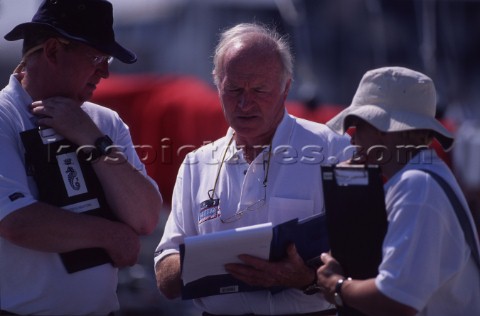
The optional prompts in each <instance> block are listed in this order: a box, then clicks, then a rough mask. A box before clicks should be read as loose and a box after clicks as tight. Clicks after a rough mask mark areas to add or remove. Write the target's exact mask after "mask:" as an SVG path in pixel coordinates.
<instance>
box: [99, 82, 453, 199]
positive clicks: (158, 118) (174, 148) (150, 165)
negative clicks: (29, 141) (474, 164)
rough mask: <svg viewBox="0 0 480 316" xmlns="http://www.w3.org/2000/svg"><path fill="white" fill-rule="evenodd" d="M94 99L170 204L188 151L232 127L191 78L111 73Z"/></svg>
mask: <svg viewBox="0 0 480 316" xmlns="http://www.w3.org/2000/svg"><path fill="white" fill-rule="evenodd" d="M92 101H93V102H95V103H98V104H101V105H104V106H107V107H109V108H111V109H113V110H115V111H117V112H118V114H119V115H120V117H121V118H122V119H123V120H124V121H125V123H127V125H128V126H129V128H130V132H131V135H132V139H133V143H134V145H135V146H137V152H138V154H139V156H140V158H141V159H142V161H143V163H144V164H145V166H146V168H147V172H148V174H149V175H150V176H151V177H152V178H153V179H154V180H155V181H156V182H157V183H158V186H159V188H160V191H161V192H162V196H163V199H164V201H165V203H166V204H170V203H171V197H172V193H173V187H174V184H175V179H176V176H177V172H178V168H179V167H180V165H181V163H182V161H183V159H184V158H185V155H186V154H187V153H188V152H190V151H192V150H194V149H196V148H199V147H200V146H202V145H204V144H205V143H209V142H212V141H214V140H216V139H218V138H220V137H222V136H224V135H225V134H226V131H227V128H228V125H227V123H226V121H225V118H224V115H223V111H222V108H221V105H220V101H219V99H218V95H217V92H216V90H215V89H214V88H213V87H212V86H209V85H208V84H206V83H205V82H203V81H201V80H199V79H197V78H195V77H190V76H163V77H159V76H155V75H111V76H110V78H109V79H108V80H104V81H102V82H101V84H100V85H99V86H98V89H97V90H96V91H95V94H94V96H93V99H92ZM286 107H287V110H288V112H289V113H290V114H292V115H295V116H297V117H301V118H305V119H309V120H312V121H316V122H320V123H325V122H327V121H328V120H329V119H331V118H332V117H334V116H335V115H336V114H337V113H338V112H340V111H341V110H342V109H343V106H340V105H320V106H318V107H317V108H316V109H314V110H311V109H309V108H307V107H306V106H304V105H303V104H302V103H300V102H295V101H287V103H286ZM446 126H447V128H448V127H451V126H448V125H446ZM433 146H434V148H435V149H436V150H437V152H438V153H439V155H440V157H442V158H443V159H444V160H445V161H446V162H447V163H448V164H449V165H450V155H448V154H446V153H444V152H443V151H442V150H441V148H440V145H439V144H438V143H437V142H435V143H434V144H433Z"/></svg>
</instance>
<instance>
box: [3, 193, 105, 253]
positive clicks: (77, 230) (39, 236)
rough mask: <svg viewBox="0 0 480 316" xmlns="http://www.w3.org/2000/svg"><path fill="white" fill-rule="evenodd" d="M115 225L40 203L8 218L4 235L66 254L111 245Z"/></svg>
mask: <svg viewBox="0 0 480 316" xmlns="http://www.w3.org/2000/svg"><path fill="white" fill-rule="evenodd" d="M111 225H112V222H111V221H108V220H106V219H103V218H100V217H96V216H89V215H82V214H76V213H72V212H70V211H66V210H63V209H61V208H58V207H55V206H51V205H48V204H45V203H41V202H37V203H33V204H31V205H29V206H26V207H24V208H22V209H19V210H17V211H15V212H13V213H11V214H9V215H7V216H6V217H5V218H4V219H3V220H2V221H1V222H0V235H1V236H2V237H3V238H5V239H7V240H9V241H10V242H12V243H14V244H16V245H18V246H21V247H25V248H29V249H34V250H38V251H46V252H66V251H71V250H76V249H81V248H91V247H101V248H105V247H106V245H107V244H108V238H109V237H108V235H109V231H111V229H112V227H111Z"/></svg>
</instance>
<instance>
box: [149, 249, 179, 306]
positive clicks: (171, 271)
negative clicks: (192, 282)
mask: <svg viewBox="0 0 480 316" xmlns="http://www.w3.org/2000/svg"><path fill="white" fill-rule="evenodd" d="M155 277H156V279H157V286H158V289H159V290H160V292H162V294H163V295H164V296H165V297H166V298H168V299H174V298H177V297H179V296H180V294H181V288H182V287H181V286H182V284H181V282H182V281H181V275H180V255H179V254H172V255H169V256H167V257H165V258H163V259H162V260H161V261H159V262H158V263H157V264H156V266H155Z"/></svg>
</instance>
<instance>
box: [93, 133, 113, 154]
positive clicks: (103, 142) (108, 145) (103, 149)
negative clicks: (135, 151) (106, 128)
mask: <svg viewBox="0 0 480 316" xmlns="http://www.w3.org/2000/svg"><path fill="white" fill-rule="evenodd" d="M112 145H113V141H112V140H111V139H110V137H108V135H104V136H102V137H99V138H97V140H96V141H95V149H96V150H97V155H98V157H101V156H107V155H109V154H110V153H111V152H112Z"/></svg>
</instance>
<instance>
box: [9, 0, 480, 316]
mask: <svg viewBox="0 0 480 316" xmlns="http://www.w3.org/2000/svg"><path fill="white" fill-rule="evenodd" d="M40 2H41V1H40V0H0V30H1V32H0V33H1V34H2V37H1V39H0V58H1V59H0V75H1V76H0V80H1V82H0V83H1V84H2V87H3V86H5V85H6V84H7V82H8V76H9V74H10V73H11V72H12V70H13V69H14V68H15V66H16V65H17V63H18V62H19V60H20V51H21V41H17V42H7V41H5V40H4V39H3V35H5V34H6V33H7V32H8V31H10V30H11V29H12V28H13V27H14V26H15V25H17V24H19V23H22V22H26V21H30V20H31V18H32V16H33V14H34V13H35V11H36V9H37V8H38V6H39V4H40ZM111 2H112V3H113V6H114V28H115V31H116V37H117V40H118V41H119V42H120V43H122V44H123V45H124V46H126V47H128V48H130V49H131V50H133V51H134V52H136V54H137V55H138V62H137V63H135V64H133V65H124V64H122V63H120V62H118V61H114V63H113V64H112V65H111V78H110V79H108V80H106V81H104V82H102V83H101V84H100V85H99V87H98V90H97V91H96V93H95V96H94V101H96V102H98V103H100V104H103V105H106V106H109V107H112V108H113V109H115V110H117V111H118V112H119V113H120V115H121V116H122V118H123V119H124V120H125V121H126V123H127V124H128V125H129V126H130V128H131V132H132V137H133V139H134V142H135V143H136V144H140V145H141V148H140V151H139V155H140V156H141V158H142V159H144V162H145V164H146V165H147V170H148V172H149V174H150V175H151V176H152V177H153V178H154V179H155V180H156V181H157V183H158V184H159V186H160V189H161V191H162V194H163V195H164V198H165V201H166V205H165V211H164V212H163V213H162V220H161V221H160V223H159V225H158V229H157V231H156V232H155V233H154V234H153V235H152V236H149V237H145V238H144V239H143V247H142V255H141V258H140V260H139V263H138V265H136V266H134V267H132V268H130V269H124V270H122V271H121V275H120V285H119V295H120V299H121V305H122V310H121V312H120V314H121V315H199V313H198V312H197V311H195V310H194V309H193V308H192V305H191V302H188V301H180V300H177V301H166V300H165V299H163V298H162V297H161V295H160V294H159V293H158V291H157V290H156V286H155V281H154V276H153V258H152V257H153V250H154V249H155V247H156V244H157V243H158V241H159V239H160V237H161V235H162V232H163V225H164V223H165V220H166V217H167V216H168V210H169V203H170V196H171V191H172V189H173V183H174V180H175V175H176V172H177V170H178V166H179V164H180V163H181V160H182V159H183V157H184V156H185V154H186V153H187V152H188V151H190V150H192V149H195V148H197V147H198V146H200V145H202V144H203V143H205V142H209V141H213V140H214V139H216V138H218V137H220V136H222V135H224V133H225V131H226V123H225V121H224V119H223V115H222V113H221V110H220V105H219V103H218V100H217V97H216V92H215V88H214V86H213V84H212V80H211V70H212V55H213V50H214V47H215V45H216V43H217V40H218V35H219V33H220V31H222V30H223V29H225V28H228V27H230V26H233V25H234V24H237V23H240V22H261V23H265V24H267V25H271V26H275V27H276V28H277V30H278V31H280V32H281V33H283V34H286V35H288V37H289V40H290V43H291V46H292V49H293V52H294V55H295V76H294V83H293V86H292V89H291V93H290V95H289V98H288V100H287V101H288V109H289V112H291V113H292V114H295V115H298V116H301V117H306V118H310V119H313V120H316V121H320V122H323V121H326V120H327V119H329V118H330V117H332V116H333V115H335V113H337V112H338V111H339V110H340V109H341V108H343V107H344V106H346V105H348V104H349V103H350V101H351V98H352V96H353V94H354V93H355V90H356V87H357V85H358V82H359V81H360V79H361V77H362V75H363V74H364V73H365V72H366V71H367V70H369V69H372V68H377V67H381V66H386V65H396V66H405V67H409V68H413V69H416V70H419V71H421V72H423V73H425V74H427V75H429V76H430V77H431V78H432V79H433V80H434V82H435V84H436V87H437V91H438V113H437V116H438V118H439V119H441V120H442V122H444V123H445V125H446V126H447V127H448V128H450V129H451V130H452V131H453V132H455V133H457V132H459V131H465V132H464V134H462V135H460V134H459V141H458V142H457V145H456V147H455V149H454V152H453V153H452V154H449V155H447V156H445V157H444V158H445V159H446V161H447V162H448V163H450V164H451V165H452V167H453V168H455V170H456V172H457V174H458V175H459V178H460V180H461V182H462V185H464V187H465V191H466V194H467V195H468V196H469V198H470V201H471V203H472V208H475V209H477V210H478V196H480V191H479V189H478V188H479V187H480V167H479V163H478V160H479V159H478V157H479V156H480V149H479V148H480V141H479V140H476V139H475V136H477V137H478V135H479V132H480V124H479V123H478V121H479V120H480V107H479V106H478V103H479V102H480V89H479V88H478V87H479V86H480V58H479V56H480V45H479V42H480V36H479V35H480V1H479V0H135V1H131V0H112V1H111ZM465 135H466V136H465ZM453 157H456V158H455V159H452V158H453Z"/></svg>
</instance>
